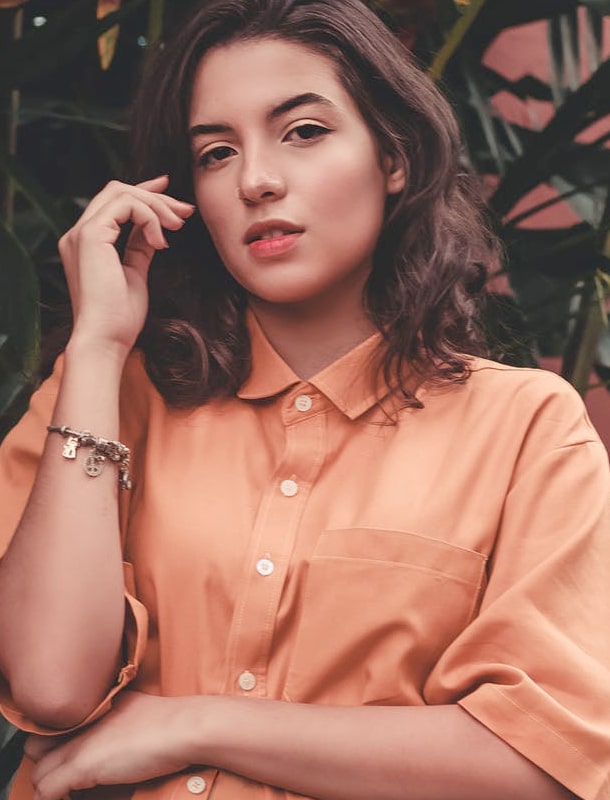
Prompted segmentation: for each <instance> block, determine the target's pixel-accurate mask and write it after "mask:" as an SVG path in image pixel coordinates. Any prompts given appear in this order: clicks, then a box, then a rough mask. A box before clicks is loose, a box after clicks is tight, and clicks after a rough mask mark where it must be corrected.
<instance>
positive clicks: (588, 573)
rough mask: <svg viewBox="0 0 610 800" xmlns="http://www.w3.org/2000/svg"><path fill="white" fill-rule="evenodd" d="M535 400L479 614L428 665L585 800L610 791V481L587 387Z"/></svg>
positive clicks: (441, 689) (442, 691)
mask: <svg viewBox="0 0 610 800" xmlns="http://www.w3.org/2000/svg"><path fill="white" fill-rule="evenodd" d="M532 402H533V403H535V404H536V405H537V407H534V408H533V409H531V410H530V414H531V424H530V425H529V427H528V430H527V433H526V436H525V438H524V440H523V442H522V446H521V448H520V454H519V457H518V460H517V463H516V464H515V466H514V471H513V476H512V481H511V486H510V490H509V492H508V494H507V496H506V500H505V505H504V508H503V514H502V519H501V524H500V528H499V531H498V533H497V539H496V544H495V549H494V552H493V553H492V554H491V557H490V561H489V569H488V583H487V587H486V590H485V593H484V596H483V600H482V605H481V608H480V613H479V614H478V616H477V617H476V618H475V619H474V620H473V622H472V623H471V624H470V625H469V626H468V627H467V628H466V630H465V631H464V632H463V633H462V634H461V635H460V636H459V637H458V638H457V639H456V640H455V641H454V642H453V643H452V645H451V646H450V647H449V648H448V649H447V650H446V651H445V653H444V655H443V656H442V658H441V659H440V660H439V662H438V663H437V665H436V667H435V669H434V670H433V672H432V673H431V675H430V676H429V679H428V681H427V685H426V687H425V694H426V699H427V701H429V702H433V703H447V702H458V703H459V704H460V705H461V706H462V707H463V708H464V709H465V710H466V711H467V712H468V713H470V714H471V715H472V716H473V717H475V718H476V719H477V720H479V721H480V722H481V723H482V724H483V725H485V726H486V727H488V728H489V729H490V730H492V731H493V732H494V733H496V734H497V735H498V736H499V737H500V738H501V739H503V740H504V741H506V742H507V743H508V744H509V745H511V746H512V747H513V748H515V749H516V750H517V751H519V752H520V753H521V754H522V755H524V756H525V757H527V758H528V759H529V760H531V761H532V762H534V763H535V764H537V765H538V766H539V767H540V768H541V769H543V770H544V771H545V772H547V773H549V774H550V775H552V776H553V777H554V778H555V779H556V780H558V781H559V782H560V783H561V784H563V785H564V786H566V787H568V788H569V789H570V790H571V791H572V792H574V793H575V794H577V795H578V796H579V797H582V798H585V800H608V798H610V779H609V775H610V510H609V495H610V480H609V470H608V456H607V452H606V450H605V448H604V446H603V445H602V444H601V442H600V441H599V439H598V438H597V435H596V434H595V432H594V431H593V429H592V427H591V425H590V423H589V421H588V418H587V416H586V412H585V411H584V408H583V406H582V402H581V400H580V398H579V397H578V396H577V395H576V393H575V392H573V390H572V389H571V387H568V386H567V385H564V384H563V383H562V382H561V383H560V381H559V379H557V383H556V384H554V389H553V392H552V393H551V395H550V396H545V397H544V398H543V399H532Z"/></svg>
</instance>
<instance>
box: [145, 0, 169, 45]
mask: <svg viewBox="0 0 610 800" xmlns="http://www.w3.org/2000/svg"><path fill="white" fill-rule="evenodd" d="M164 7H165V0H150V6H149V10H148V35H147V37H146V38H147V39H148V43H149V44H154V43H155V42H156V41H158V40H159V39H160V38H161V34H162V33H163V13H164Z"/></svg>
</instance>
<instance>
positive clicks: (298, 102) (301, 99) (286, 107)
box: [189, 92, 334, 139]
mask: <svg viewBox="0 0 610 800" xmlns="http://www.w3.org/2000/svg"><path fill="white" fill-rule="evenodd" d="M315 103H317V104H321V105H325V106H331V107H334V103H332V102H331V101H330V100H329V99H328V98H326V97H323V96H322V95H321V94H316V93H315V92H305V93H304V94H297V95H295V96H294V97H289V98H288V100H284V101H283V102H282V103H280V104H279V105H277V106H275V107H274V108H272V109H271V111H269V112H268V114H267V121H268V122H273V121H274V120H276V119H278V118H279V117H282V116H284V114H288V112H289V111H293V110H294V109H295V108H299V107H300V106H309V105H313V104H315ZM230 131H231V126H230V125H225V124H223V123H220V124H214V125H206V124H200V125H193V127H192V128H190V129H189V136H190V137H191V139H194V138H195V137H196V136H205V135H207V134H214V133H229V132H230Z"/></svg>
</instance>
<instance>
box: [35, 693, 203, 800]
mask: <svg viewBox="0 0 610 800" xmlns="http://www.w3.org/2000/svg"><path fill="white" fill-rule="evenodd" d="M192 702H193V698H192V697H191V698H188V697H186V698H184V697H156V696H153V695H148V694H142V693H140V692H132V691H124V692H122V693H121V695H120V696H119V697H117V699H116V701H115V704H114V705H113V708H112V710H111V711H110V712H109V713H108V714H107V715H106V716H105V717H102V719H100V720H99V721H98V722H96V723H95V724H94V725H92V726H91V727H90V728H87V729H85V730H83V731H82V732H80V733H77V734H76V735H73V736H70V737H62V739H60V740H59V744H58V740H57V739H49V737H46V736H30V737H29V738H28V741H27V743H26V747H25V752H26V754H27V755H28V756H29V757H30V758H31V759H32V760H33V761H35V762H37V763H36V766H35V768H34V771H33V778H32V779H33V783H34V788H35V789H36V795H35V797H36V800H61V798H64V797H66V796H67V795H68V793H69V792H71V791H76V790H79V789H91V788H94V787H96V786H113V785H117V784H131V783H140V782H141V781H146V780H150V779H152V778H158V777H161V776H163V775H171V774H173V773H174V772H180V771H181V770H183V769H185V768H186V767H188V766H189V763H190V762H189V761H188V758H187V757H186V756H185V755H184V752H185V751H186V750H187V746H186V737H187V735H188V728H189V726H188V719H189V717H188V715H189V708H190V707H191V706H192Z"/></svg>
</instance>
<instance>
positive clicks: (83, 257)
mask: <svg viewBox="0 0 610 800" xmlns="http://www.w3.org/2000/svg"><path fill="white" fill-rule="evenodd" d="M166 186H167V179H166V178H160V179H156V180H154V181H150V182H147V183H146V184H141V185H140V186H139V187H131V186H126V185H124V184H119V183H116V182H115V183H112V184H109V185H108V186H107V187H106V188H105V189H104V190H103V191H102V192H101V193H100V194H99V195H97V197H96V198H94V200H93V201H92V202H91V204H90V205H89V206H88V208H87V210H86V211H85V213H84V214H83V216H82V217H81V219H80V220H79V222H78V223H77V224H76V225H75V227H74V228H73V229H71V230H70V231H69V232H68V233H67V234H66V235H65V236H64V237H63V238H62V240H61V241H60V253H61V255H62V260H63V262H64V267H65V271H66V276H67V281H68V286H69V290H70V297H71V302H72V307H73V312H74V328H73V333H72V337H71V339H70V342H69V343H68V346H67V349H66V352H65V356H64V370H63V375H62V378H61V384H60V388H59V394H58V398H57V403H56V406H55V411H54V413H53V419H52V424H53V425H59V426H61V425H68V426H69V427H70V428H73V429H76V430H87V431H91V432H92V433H93V434H94V435H95V436H102V437H104V438H106V439H111V440H116V439H118V435H119V418H118V416H119V415H118V397H119V385H120V380H121V375H122V371H123V366H124V364H125V361H126V359H127V356H128V354H129V352H130V350H131V347H132V346H133V343H134V341H135V338H136V337H137V335H138V333H139V331H140V330H141V327H142V325H143V323H144V319H145V316H146V311H147V305H148V295H147V288H146V277H147V272H148V267H149V264H150V261H151V258H152V255H153V253H154V251H155V249H160V248H162V247H164V246H165V239H164V236H163V232H162V227H165V228H170V229H178V228H179V227H181V225H182V223H183V221H184V218H185V217H186V216H188V215H189V214H190V213H191V211H192V207H191V206H189V205H188V204H186V203H180V202H179V201H176V200H173V199H172V198H169V197H167V196H165V195H162V194H160V192H162V191H163V189H165V188H166ZM128 221H131V222H132V223H134V231H133V233H132V235H131V237H130V241H129V244H128V247H127V249H126V253H125V257H124V263H121V262H120V261H119V258H118V254H117V251H116V248H115V242H116V240H117V238H118V235H119V233H120V226H121V224H123V223H125V222H128ZM64 444H65V439H63V438H62V437H61V436H59V435H57V434H51V435H49V436H48V437H47V441H46V443H45V447H44V451H43V454H42V458H41V461H40V465H39V469H38V472H37V477H36V480H35V483H34V486H33V489H32V492H31V494H30V498H29V500H28V503H27V506H26V508H25V511H24V514H23V516H22V518H21V521H20V524H19V526H18V528H17V530H16V532H15V535H14V537H13V539H12V542H11V544H10V546H9V548H8V551H7V553H6V555H5V556H4V558H3V559H2V561H1V562H0V643H1V644H0V669H1V671H2V673H3V674H4V676H5V678H6V679H7V681H8V683H9V686H10V689H11V693H12V696H13V699H14V701H15V703H16V705H17V706H18V707H19V708H20V710H21V711H22V712H23V713H24V714H26V715H27V716H28V717H31V718H32V719H33V720H35V721H36V722H38V723H41V724H43V725H48V726H51V727H68V726H71V725H74V724H76V723H78V722H79V721H81V720H82V719H83V718H84V717H86V716H87V714H88V713H89V712H90V711H91V710H92V709H93V708H94V707H95V706H96V705H97V703H98V702H99V700H100V699H101V697H103V695H104V694H105V693H106V691H107V689H108V686H109V685H111V684H112V682H113V680H114V678H115V677H116V670H117V666H118V664H119V660H120V648H121V636H122V630H123V619H124V601H123V579H122V566H121V564H122V557H121V546H120V536H119V525H118V513H117V495H118V475H117V469H116V466H115V465H114V464H110V463H109V462H108V463H107V464H106V466H105V469H104V470H103V471H102V474H101V475H100V476H99V477H97V478H95V479H91V478H89V477H88V476H87V475H86V474H85V473H84V471H83V462H84V459H85V458H86V455H87V451H86V449H85V448H79V451H78V453H77V458H76V460H75V461H68V460H66V459H64V458H62V448H63V445H64Z"/></svg>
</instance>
